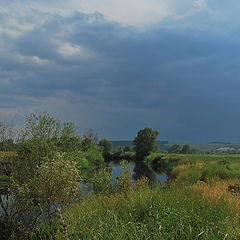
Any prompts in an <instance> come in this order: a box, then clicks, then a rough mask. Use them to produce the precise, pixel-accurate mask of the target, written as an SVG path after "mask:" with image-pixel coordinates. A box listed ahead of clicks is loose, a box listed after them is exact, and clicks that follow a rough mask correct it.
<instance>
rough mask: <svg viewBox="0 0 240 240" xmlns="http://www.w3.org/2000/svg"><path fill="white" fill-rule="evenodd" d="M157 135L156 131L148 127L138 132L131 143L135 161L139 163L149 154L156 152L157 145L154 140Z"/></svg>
mask: <svg viewBox="0 0 240 240" xmlns="http://www.w3.org/2000/svg"><path fill="white" fill-rule="evenodd" d="M158 134H159V132H158V131H157V130H153V129H152V128H149V127H146V128H144V129H142V130H139V131H138V134H137V136H136V137H135V139H134V141H133V145H135V147H134V150H135V152H136V155H135V158H136V160H140V161H141V160H143V159H144V157H146V156H148V155H149V153H150V152H152V151H156V150H157V148H158V145H157V140H156V138H157V136H158Z"/></svg>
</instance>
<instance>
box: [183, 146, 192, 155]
mask: <svg viewBox="0 0 240 240" xmlns="http://www.w3.org/2000/svg"><path fill="white" fill-rule="evenodd" d="M181 153H183V154H190V153H192V150H191V148H190V146H189V145H188V144H184V145H183V147H182V150H181Z"/></svg>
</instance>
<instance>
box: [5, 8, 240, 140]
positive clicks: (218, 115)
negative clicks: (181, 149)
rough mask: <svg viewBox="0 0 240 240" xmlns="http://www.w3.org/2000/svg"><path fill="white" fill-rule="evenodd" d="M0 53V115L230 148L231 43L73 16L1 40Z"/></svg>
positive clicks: (234, 80) (234, 78)
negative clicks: (43, 113)
mask: <svg viewBox="0 0 240 240" xmlns="http://www.w3.org/2000/svg"><path fill="white" fill-rule="evenodd" d="M1 21H3V22H4V19H1ZM0 46H1V53H2V54H1V55H0V62H1V65H0V86H1V87H0V93H1V96H0V101H1V102H2V103H1V108H7V109H11V108H12V109H15V108H17V109H18V111H19V114H20V113H27V112H28V111H32V110H37V111H39V110H49V111H50V112H51V111H53V113H54V114H55V115H56V116H59V117H63V118H64V117H65V116H71V117H72V119H70V120H74V121H76V122H78V121H79V122H80V124H83V125H82V126H81V128H82V129H84V128H85V129H87V128H95V129H96V130H98V131H99V133H100V135H101V136H105V137H109V138H114V139H121V138H132V137H134V135H135V134H136V131H137V130H138V129H139V128H142V127H144V126H152V127H154V128H157V129H158V130H159V131H160V133H161V134H160V136H161V137H163V138H165V139H166V138H169V139H170V140H178V141H179V140H180V141H181V140H182V141H198V140H200V141H208V140H215V139H216V140H225V139H226V140H232V141H238V136H237V134H236V128H237V126H238V122H239V120H240V113H238V112H237V107H238V102H239V100H240V95H239V94H238V91H237V89H239V87H240V81H239V76H240V75H239V69H238V63H239V60H240V59H239V46H240V45H239V43H238V41H235V40H233V39H230V38H227V37H225V38H222V35H218V34H217V33H214V32H213V33H210V32H208V31H200V30H196V29H195V30H193V29H190V28H183V29H175V28H173V29H168V30H167V29H163V28H161V27H159V28H155V29H153V30H149V31H145V32H139V31H137V30H135V29H134V28H131V27H122V26H120V25H118V24H117V23H113V22H108V21H106V19H105V18H104V17H103V16H102V15H101V14H99V13H95V14H88V15H87V14H83V13H80V12H76V13H75V14H73V15H71V16H68V17H62V16H59V15H51V16H47V21H45V22H44V23H41V24H37V25H35V27H34V28H32V29H30V30H26V31H24V32H21V34H19V35H16V36H14V37H12V36H11V35H9V33H6V32H5V33H3V34H2V38H1V42H0ZM7 95H8V96H7ZM9 96H14V97H9ZM71 112H72V113H71ZM77 113H78V114H77ZM83 115H84V116H83ZM71 117H70V118H71ZM65 118H66V117H65ZM84 124H85V125H84ZM90 124H92V126H90Z"/></svg>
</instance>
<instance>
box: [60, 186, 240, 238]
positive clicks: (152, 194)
mask: <svg viewBox="0 0 240 240" xmlns="http://www.w3.org/2000/svg"><path fill="white" fill-rule="evenodd" d="M201 191H202V190H201V189H198V188H197V186H195V187H194V188H189V187H181V188H179V187H176V186H171V187H168V188H160V187H158V188H155V189H152V190H151V189H150V188H149V187H148V186H147V185H146V184H144V183H140V184H138V186H137V187H135V188H133V189H131V190H129V191H127V192H121V193H118V194H116V195H107V196H106V195H97V196H95V197H92V198H91V199H88V200H85V201H82V202H80V203H78V204H75V205H74V206H72V207H71V208H70V209H68V210H67V211H66V212H65V214H64V220H65V224H66V229H67V230H66V232H65V234H64V233H63V232H59V233H58V234H57V237H58V238H59V239H66V238H69V239H237V238H238V237H240V228H239V220H240V219H239V214H238V212H237V211H235V208H234V207H233V206H234V205H233V201H234V200H237V201H238V200H239V199H234V198H233V197H232V196H231V194H230V193H228V192H227V193H226V194H228V195H229V196H228V198H229V199H231V198H232V199H233V201H232V202H231V204H230V202H229V201H228V200H227V199H226V198H224V197H223V196H222V197H220V198H217V199H216V200H213V199H214V198H213V197H212V196H205V195H201V194H200V193H201ZM203 191H206V190H203ZM237 201H236V202H237Z"/></svg>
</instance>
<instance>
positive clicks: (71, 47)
mask: <svg viewBox="0 0 240 240" xmlns="http://www.w3.org/2000/svg"><path fill="white" fill-rule="evenodd" d="M58 51H59V53H60V54H61V55H62V56H63V57H66V58H69V57H75V56H80V57H82V58H84V59H86V58H89V57H90V56H91V55H92V54H91V53H90V52H89V51H87V50H86V49H85V48H84V47H83V46H79V45H76V44H71V43H63V44H61V45H60V47H59V50H58Z"/></svg>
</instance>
